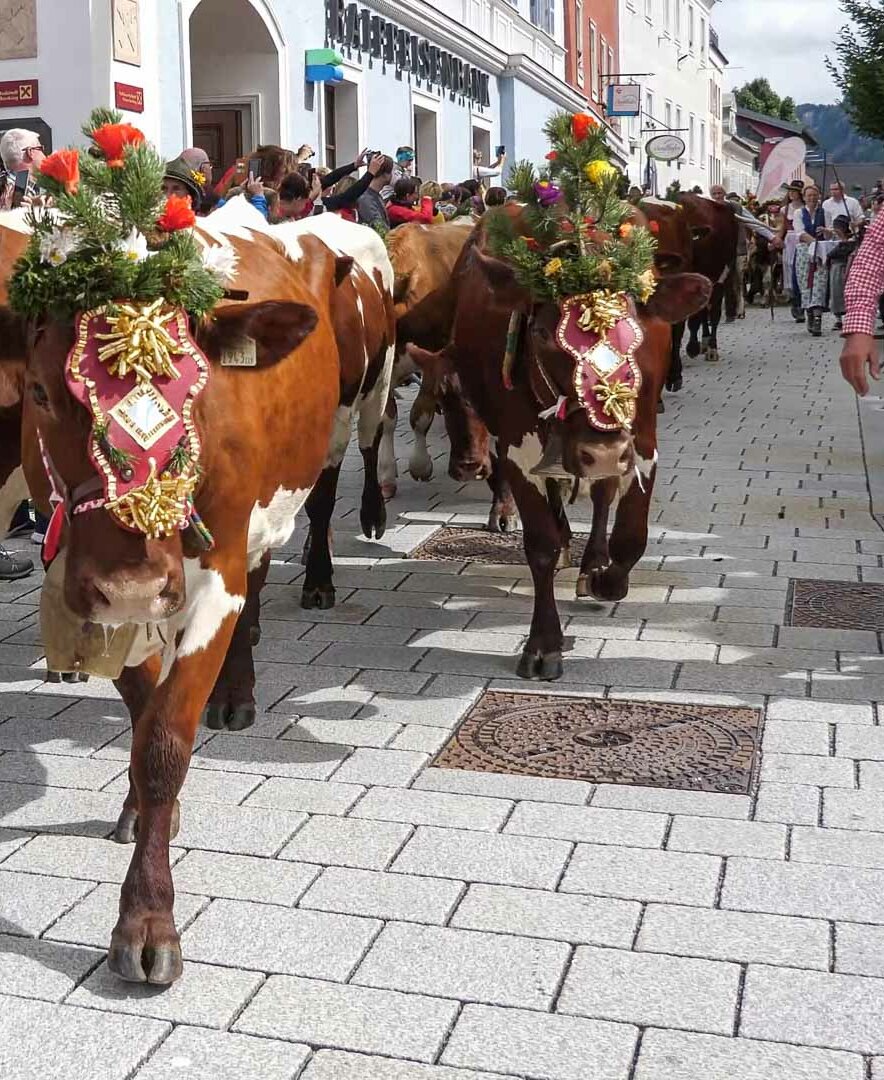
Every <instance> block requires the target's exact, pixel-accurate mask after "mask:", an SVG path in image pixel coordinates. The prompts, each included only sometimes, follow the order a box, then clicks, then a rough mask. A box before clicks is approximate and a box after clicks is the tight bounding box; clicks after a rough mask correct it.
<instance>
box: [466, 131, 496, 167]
mask: <svg viewBox="0 0 884 1080" xmlns="http://www.w3.org/2000/svg"><path fill="white" fill-rule="evenodd" d="M477 156H478V158H479V164H480V165H490V164H491V162H492V161H494V158H493V157H492V156H491V132H490V131H489V130H488V128H484V127H476V126H475V125H474V126H473V158H472V160H471V161H470V176H473V177H474V176H475V175H476V170H475V168H474V165H473V162H474V161H475V160H476V157H477Z"/></svg>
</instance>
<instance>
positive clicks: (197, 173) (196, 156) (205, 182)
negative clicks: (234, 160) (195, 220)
mask: <svg viewBox="0 0 884 1080" xmlns="http://www.w3.org/2000/svg"><path fill="white" fill-rule="evenodd" d="M181 160H182V161H183V162H184V163H185V164H186V165H188V166H189V168H190V169H191V170H192V172H193V173H194V179H195V180H196V181H197V183H198V184H199V185H200V187H201V188H202V199H201V200H200V208H199V210H197V213H198V214H208V213H209V211H210V210H211V209H212V208H213V207H214V205H215V202H216V201H217V198H216V196H215V195H214V194H213V192H212V163H211V161H209V155H208V154H207V153H206V152H205V150H201V149H200V148H199V147H198V146H190V147H188V148H187V149H186V150H182V151H181Z"/></svg>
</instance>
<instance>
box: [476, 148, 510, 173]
mask: <svg viewBox="0 0 884 1080" xmlns="http://www.w3.org/2000/svg"><path fill="white" fill-rule="evenodd" d="M505 162H506V151H502V152H501V153H500V154H498V155H497V159H496V160H495V161H493V162H492V163H491V165H490V166H487V165H483V164H482V151H481V150H473V175H472V179H473V180H476V181H481V180H487V179H488V178H489V177H491V176H500V174H501V173H502V172H503V166H504V164H505Z"/></svg>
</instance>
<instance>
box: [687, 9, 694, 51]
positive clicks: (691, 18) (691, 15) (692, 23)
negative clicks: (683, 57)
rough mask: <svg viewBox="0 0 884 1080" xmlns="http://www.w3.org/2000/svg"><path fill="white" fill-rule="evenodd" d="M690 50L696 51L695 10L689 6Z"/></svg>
mask: <svg viewBox="0 0 884 1080" xmlns="http://www.w3.org/2000/svg"><path fill="white" fill-rule="evenodd" d="M688 49H689V50H690V51H691V52H693V51H694V9H693V8H692V7H691V6H690V5H688Z"/></svg>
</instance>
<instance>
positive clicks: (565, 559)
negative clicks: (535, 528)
mask: <svg viewBox="0 0 884 1080" xmlns="http://www.w3.org/2000/svg"><path fill="white" fill-rule="evenodd" d="M546 497H547V499H549V505H550V506H551V507H552V510H553V513H554V514H555V516H556V524H557V525H558V527H559V539H560V542H561V551H560V552H559V557H558V560H557V562H556V570H570V569H571V540H572V538H573V534H572V532H571V522H570V521H568V515H567V514H566V513H565V504H564V503H563V502H562V489H561V487H560V486H559V484H557V483H556V482H555V481H554V480H547V482H546Z"/></svg>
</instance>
